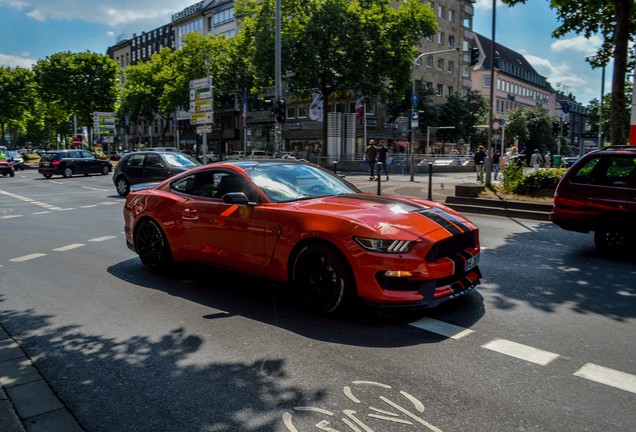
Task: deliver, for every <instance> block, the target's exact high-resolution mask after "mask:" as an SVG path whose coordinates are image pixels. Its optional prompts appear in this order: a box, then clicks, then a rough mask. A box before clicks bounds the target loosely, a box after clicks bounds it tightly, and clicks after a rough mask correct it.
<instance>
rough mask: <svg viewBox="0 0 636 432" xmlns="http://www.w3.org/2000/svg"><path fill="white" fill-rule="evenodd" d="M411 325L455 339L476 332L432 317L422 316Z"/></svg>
mask: <svg viewBox="0 0 636 432" xmlns="http://www.w3.org/2000/svg"><path fill="white" fill-rule="evenodd" d="M411 325H412V326H414V327H417V328H420V329H422V330H427V331H430V332H432V333H437V334H440V335H442V336H446V337H449V338H451V339H455V340H459V339H461V338H463V337H464V336H468V335H469V334H471V333H475V332H474V331H473V330H470V329H466V328H463V327H459V326H456V325H453V324H449V323H446V322H444V321H438V320H434V319H432V318H422V319H419V320H417V321H414V322H412V323H411Z"/></svg>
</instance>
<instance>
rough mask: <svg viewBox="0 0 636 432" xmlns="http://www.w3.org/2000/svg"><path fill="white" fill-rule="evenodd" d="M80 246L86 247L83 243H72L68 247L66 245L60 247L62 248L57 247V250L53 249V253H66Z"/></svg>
mask: <svg viewBox="0 0 636 432" xmlns="http://www.w3.org/2000/svg"><path fill="white" fill-rule="evenodd" d="M82 246H86V244H85V243H73V244H70V245H66V246H62V247H59V248H55V249H53V250H54V251H55V252H66V251H70V250H72V249H77V248H80V247H82Z"/></svg>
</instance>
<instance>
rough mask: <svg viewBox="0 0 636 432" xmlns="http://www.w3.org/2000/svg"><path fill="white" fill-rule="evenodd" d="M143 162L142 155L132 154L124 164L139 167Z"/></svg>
mask: <svg viewBox="0 0 636 432" xmlns="http://www.w3.org/2000/svg"><path fill="white" fill-rule="evenodd" d="M143 164H144V155H142V154H135V155H132V156H130V158H129V159H128V161H127V162H126V165H127V166H131V167H134V166H138V167H140V166H143Z"/></svg>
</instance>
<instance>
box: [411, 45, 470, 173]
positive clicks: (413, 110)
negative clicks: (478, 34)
mask: <svg viewBox="0 0 636 432" xmlns="http://www.w3.org/2000/svg"><path fill="white" fill-rule="evenodd" d="M459 51H460V49H459V48H452V49H447V50H441V51H432V52H426V53H422V54H420V55H418V56H417V57H415V60H413V89H412V93H411V115H410V118H411V140H410V142H409V147H408V154H409V158H410V163H409V165H410V173H411V181H413V178H414V176H415V162H414V160H413V145H414V143H415V128H414V127H413V118H414V116H415V115H416V114H417V104H416V103H415V102H416V101H417V95H416V93H415V66H417V62H419V61H420V59H421V58H422V57H424V56H425V55H433V54H443V53H447V52H459Z"/></svg>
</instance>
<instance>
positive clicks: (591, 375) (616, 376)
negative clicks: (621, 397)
mask: <svg viewBox="0 0 636 432" xmlns="http://www.w3.org/2000/svg"><path fill="white" fill-rule="evenodd" d="M574 376H578V377H581V378H585V379H588V380H590V381H594V382H597V383H600V384H605V385H608V386H612V387H616V388H618V389H621V390H625V391H628V392H631V393H636V375H632V374H628V373H625V372H620V371H617V370H614V369H610V368H606V367H603V366H599V365H595V364H594V363H586V364H584V365H583V367H581V368H580V369H579V370H577V371H576V372H574Z"/></svg>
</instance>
